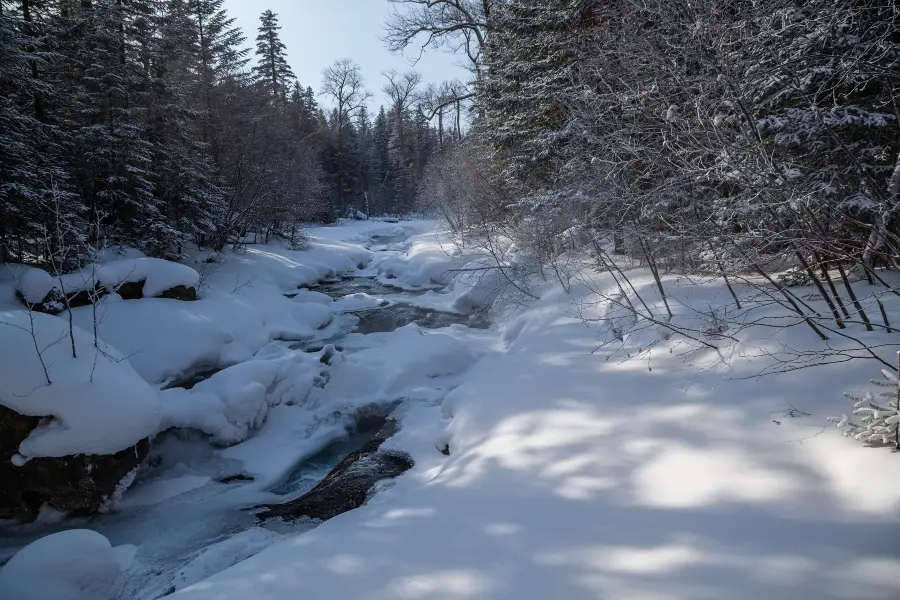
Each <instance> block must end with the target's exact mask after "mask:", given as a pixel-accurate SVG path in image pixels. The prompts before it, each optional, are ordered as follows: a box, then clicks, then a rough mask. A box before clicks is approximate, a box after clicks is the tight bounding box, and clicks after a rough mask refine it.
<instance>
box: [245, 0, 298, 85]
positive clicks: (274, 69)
mask: <svg viewBox="0 0 900 600" xmlns="http://www.w3.org/2000/svg"><path fill="white" fill-rule="evenodd" d="M259 21H260V26H259V30H258V31H259V35H258V36H257V37H256V57H257V58H256V61H257V62H256V65H255V66H254V67H253V74H254V75H255V76H256V80H257V81H258V82H259V83H261V84H262V85H264V86H265V87H266V89H268V90H269V91H270V92H271V94H272V98H273V99H274V100H275V101H276V102H281V103H284V102H285V99H286V97H287V93H288V90H289V89H290V87H291V85H292V82H293V81H294V80H295V79H296V78H297V77H296V76H295V75H294V72H293V71H292V70H291V67H290V65H288V62H287V58H286V57H285V51H286V50H287V47H286V46H285V45H284V43H283V42H282V41H281V38H279V36H278V32H279V31H280V30H281V26H280V25H279V24H278V15H276V14H275V13H273V12H272V11H271V10H267V11H265V12H264V13H263V14H262V15H260V17H259Z"/></svg>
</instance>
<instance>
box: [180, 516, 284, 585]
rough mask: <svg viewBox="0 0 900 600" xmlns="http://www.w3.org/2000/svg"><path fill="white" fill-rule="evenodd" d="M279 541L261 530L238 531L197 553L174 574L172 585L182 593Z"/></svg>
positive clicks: (278, 536) (273, 535)
mask: <svg viewBox="0 0 900 600" xmlns="http://www.w3.org/2000/svg"><path fill="white" fill-rule="evenodd" d="M281 537H282V536H281V535H279V534H277V533H275V532H273V531H269V530H268V529H263V528H262V527H253V528H252V529H248V530H246V531H242V532H240V533H238V534H236V535H233V536H231V537H229V538H227V539H225V540H222V541H221V542H218V543H216V544H212V545H211V546H208V547H206V548H204V549H203V550H202V551H200V553H199V554H198V555H197V556H196V557H194V558H193V559H192V560H191V562H190V563H188V564H187V565H185V566H184V567H183V568H182V569H181V570H180V571H178V573H177V574H176V575H175V577H174V579H173V582H172V584H173V585H174V586H175V587H176V589H182V588H184V587H187V586H189V585H191V584H194V583H197V582H198V581H202V580H204V579H206V578H207V577H209V576H210V575H213V574H215V573H218V572H220V571H222V570H224V569H227V568H228V567H230V566H232V565H234V564H236V563H238V562H240V561H242V560H244V559H245V558H248V557H250V556H253V555H254V554H257V553H259V552H260V551H261V550H263V549H265V548H267V547H268V546H271V545H272V544H273V543H275V541H276V540H278V539H279V538H281Z"/></svg>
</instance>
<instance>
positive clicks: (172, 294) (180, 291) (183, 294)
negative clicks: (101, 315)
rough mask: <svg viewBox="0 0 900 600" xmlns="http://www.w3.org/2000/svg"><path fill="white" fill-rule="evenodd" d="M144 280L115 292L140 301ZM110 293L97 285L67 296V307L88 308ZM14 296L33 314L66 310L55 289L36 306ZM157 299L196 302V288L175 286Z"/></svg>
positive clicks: (20, 295) (122, 286) (124, 285)
mask: <svg viewBox="0 0 900 600" xmlns="http://www.w3.org/2000/svg"><path fill="white" fill-rule="evenodd" d="M145 283H146V281H145V280H143V279H142V280H141V281H128V282H125V283H123V284H121V285H119V286H117V287H116V288H115V292H116V293H117V294H119V296H121V297H122V299H123V300H140V299H141V298H144V284H145ZM109 293H110V290H108V289H107V288H105V287H103V286H102V285H98V286H97V287H96V288H94V289H93V290H79V291H78V292H75V293H72V294H67V296H68V306H70V307H71V308H78V307H80V306H90V305H91V304H92V303H93V301H94V300H95V299H99V298H102V297H104V296H106V295H107V294H109ZM16 296H17V297H18V299H19V301H20V302H22V304H25V305H26V306H28V308H29V309H31V310H33V311H34V312H40V313H47V314H49V315H58V314H60V313H61V312H63V311H64V310H66V299H65V298H63V295H62V292H60V291H59V290H58V289H57V288H53V289H52V290H51V291H50V292H49V293H48V294H47V295H46V296H45V297H44V299H43V300H41V301H40V302H38V303H36V304H28V303H27V302H25V299H24V298H23V297H22V294H21V293H19V292H16ZM156 297H157V298H169V299H171V300H181V301H183V302H193V301H195V300H197V288H195V287H193V286H186V285H176V286H175V287H172V288H169V289H167V290H165V291H164V292H162V293H161V294H159V295H158V296H156Z"/></svg>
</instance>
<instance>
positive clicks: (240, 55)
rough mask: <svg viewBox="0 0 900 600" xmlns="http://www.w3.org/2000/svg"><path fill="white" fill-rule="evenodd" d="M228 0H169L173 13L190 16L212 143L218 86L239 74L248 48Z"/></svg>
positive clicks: (206, 135)
mask: <svg viewBox="0 0 900 600" xmlns="http://www.w3.org/2000/svg"><path fill="white" fill-rule="evenodd" d="M224 3H225V0H169V6H168V12H169V14H170V15H182V14H184V15H185V16H186V18H187V20H186V25H187V27H188V28H189V30H188V32H187V33H188V37H187V38H186V39H188V40H189V43H190V44H191V47H192V52H193V55H194V60H195V64H196V69H197V73H198V74H199V85H200V98H201V99H202V101H201V106H202V108H203V109H204V110H205V111H206V119H205V123H204V131H203V136H204V137H203V140H204V141H206V142H210V143H212V144H213V149H214V151H215V144H216V140H215V136H214V134H213V129H216V128H218V127H219V126H220V125H219V120H220V119H219V115H218V113H219V111H220V110H221V106H220V103H219V102H218V101H217V95H216V89H215V86H216V85H217V84H218V83H220V82H222V80H223V79H225V78H227V77H233V76H235V75H236V74H240V73H241V72H242V71H243V70H244V68H245V67H246V65H247V62H248V61H249V58H247V55H248V53H249V49H247V48H243V44H244V42H245V41H246V37H244V34H243V32H242V31H241V30H240V29H238V28H237V27H234V18H232V17H229V16H228V13H227V12H226V10H225V9H224V8H222V6H223V5H224Z"/></svg>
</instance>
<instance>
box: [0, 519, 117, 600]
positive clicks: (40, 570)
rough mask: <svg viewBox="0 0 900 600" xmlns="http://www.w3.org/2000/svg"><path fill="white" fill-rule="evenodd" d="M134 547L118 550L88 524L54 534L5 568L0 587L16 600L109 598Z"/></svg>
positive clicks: (28, 549)
mask: <svg viewBox="0 0 900 600" xmlns="http://www.w3.org/2000/svg"><path fill="white" fill-rule="evenodd" d="M133 551H134V547H133V546H131V547H127V548H124V549H120V551H118V552H117V550H116V549H114V548H113V547H112V546H111V545H110V543H109V540H107V539H106V538H105V537H103V536H102V535H100V534H99V533H96V532H94V531H89V530H87V529H72V530H69V531H63V532H60V533H55V534H53V535H48V536H47V537H43V538H41V539H39V540H37V541H36V542H33V543H31V544H29V545H28V546H26V547H25V548H22V549H21V550H19V552H18V553H16V555H15V556H13V557H12V558H11V559H10V561H9V562H8V563H7V564H6V565H5V566H4V567H3V569H0V590H3V595H4V597H6V598H10V600H13V599H15V600H109V598H110V596H111V595H112V592H113V588H114V586H115V583H116V580H117V579H118V578H119V575H120V573H121V571H122V567H123V564H124V565H127V564H128V563H129V562H130V560H129V558H128V556H129V554H130V555H131V556H132V557H133V555H134V552H133Z"/></svg>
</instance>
